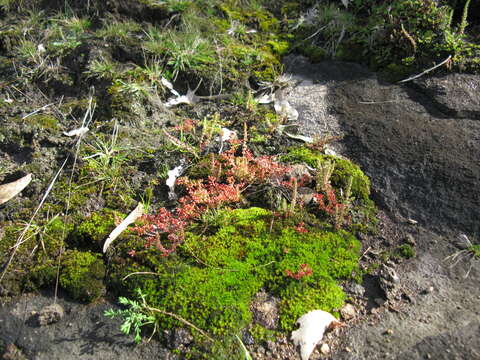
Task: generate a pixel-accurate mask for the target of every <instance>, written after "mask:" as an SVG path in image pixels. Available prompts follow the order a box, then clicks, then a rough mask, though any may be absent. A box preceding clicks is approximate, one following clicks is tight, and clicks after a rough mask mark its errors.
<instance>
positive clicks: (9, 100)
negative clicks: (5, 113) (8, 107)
mask: <svg viewBox="0 0 480 360" xmlns="http://www.w3.org/2000/svg"><path fill="white" fill-rule="evenodd" d="M3 101H5V102H6V103H7V104H11V103H13V99H10V98H6V99H3Z"/></svg>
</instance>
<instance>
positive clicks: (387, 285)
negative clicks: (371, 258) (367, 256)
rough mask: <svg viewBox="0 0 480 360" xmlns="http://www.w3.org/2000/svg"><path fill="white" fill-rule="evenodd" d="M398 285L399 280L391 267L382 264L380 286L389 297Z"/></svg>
mask: <svg viewBox="0 0 480 360" xmlns="http://www.w3.org/2000/svg"><path fill="white" fill-rule="evenodd" d="M399 283H400V278H399V276H398V275H397V272H396V271H395V269H394V268H393V267H392V266H388V265H386V264H382V266H381V269H380V286H381V288H382V289H383V291H385V293H386V294H387V296H389V295H390V294H391V293H392V292H393V291H394V290H395V289H396V288H397V285H398V284H399Z"/></svg>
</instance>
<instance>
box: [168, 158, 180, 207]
mask: <svg viewBox="0 0 480 360" xmlns="http://www.w3.org/2000/svg"><path fill="white" fill-rule="evenodd" d="M183 170H184V169H183V166H181V165H180V166H177V167H175V168H173V169H172V170H169V171H168V173H167V175H168V178H167V181H165V184H166V185H167V186H168V188H169V189H170V191H169V192H168V198H169V199H170V200H172V199H175V198H176V197H177V196H176V195H175V181H177V179H178V177H179V176H180V175H182V173H183Z"/></svg>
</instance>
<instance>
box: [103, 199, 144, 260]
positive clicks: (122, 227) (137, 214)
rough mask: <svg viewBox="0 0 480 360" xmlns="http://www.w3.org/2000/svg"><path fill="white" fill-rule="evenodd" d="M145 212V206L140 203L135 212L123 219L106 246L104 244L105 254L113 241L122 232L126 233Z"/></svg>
mask: <svg viewBox="0 0 480 360" xmlns="http://www.w3.org/2000/svg"><path fill="white" fill-rule="evenodd" d="M144 212H145V209H144V207H143V204H142V203H138V205H137V207H136V208H135V209H133V211H132V212H131V213H130V214H128V216H127V217H126V218H125V219H123V221H122V222H121V223H120V225H118V226H117V227H116V228H115V229H113V231H112V232H111V233H110V235H109V236H108V238H107V240H105V244H103V252H104V253H105V252H106V251H107V249H108V247H109V246H110V244H111V243H112V242H113V240H115V239H116V238H117V237H118V236H119V235H120V234H121V233H122V232H124V231H125V229H126V228H127V227H128V225H130V224H132V223H133V222H135V220H137V219H138V218H139V217H140V216H142V215H143V214H144Z"/></svg>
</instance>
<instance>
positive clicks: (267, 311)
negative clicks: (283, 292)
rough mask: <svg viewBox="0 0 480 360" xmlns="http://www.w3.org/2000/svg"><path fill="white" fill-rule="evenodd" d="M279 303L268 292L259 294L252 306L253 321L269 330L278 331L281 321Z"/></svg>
mask: <svg viewBox="0 0 480 360" xmlns="http://www.w3.org/2000/svg"><path fill="white" fill-rule="evenodd" d="M278 302H279V300H278V299H277V298H275V297H273V296H271V295H269V294H267V293H266V292H264V291H262V292H259V293H258V294H257V295H255V298H254V300H253V301H252V305H251V310H252V313H253V320H254V321H255V322H256V323H257V324H259V325H262V326H263V327H265V328H267V329H271V330H274V329H276V328H277V324H278V319H279V312H278Z"/></svg>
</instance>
